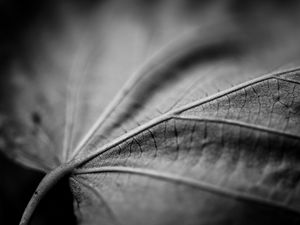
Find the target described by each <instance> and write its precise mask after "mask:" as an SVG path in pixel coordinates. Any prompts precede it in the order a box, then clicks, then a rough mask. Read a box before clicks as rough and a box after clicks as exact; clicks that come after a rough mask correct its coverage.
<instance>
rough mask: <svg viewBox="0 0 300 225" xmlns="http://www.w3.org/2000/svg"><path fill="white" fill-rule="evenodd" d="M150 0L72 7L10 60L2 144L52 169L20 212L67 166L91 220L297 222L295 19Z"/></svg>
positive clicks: (83, 215) (84, 220)
mask: <svg viewBox="0 0 300 225" xmlns="http://www.w3.org/2000/svg"><path fill="white" fill-rule="evenodd" d="M144 4H146V5H144ZM144 4H142V3H140V2H139V4H136V2H135V1H128V2H126V4H125V3H121V2H118V1H116V2H109V3H102V4H100V3H99V4H95V5H93V10H91V9H89V10H90V11H88V12H80V11H78V9H77V8H76V7H75V8H71V7H70V6H69V5H66V6H62V7H61V8H60V10H61V11H60V12H61V13H60V14H58V15H57V17H58V18H59V19H60V21H62V22H61V23H60V25H59V29H58V30H60V32H57V33H55V32H50V31H49V30H50V28H48V30H47V29H44V30H38V31H39V33H38V34H39V35H40V37H35V39H36V40H38V41H34V43H30V41H29V43H27V46H30V47H31V48H33V51H31V52H30V54H29V56H30V57H26V61H25V62H26V63H25V62H24V59H23V58H20V59H18V60H16V64H15V65H13V66H12V68H11V72H10V73H11V74H10V75H11V76H10V80H9V82H10V83H9V85H7V86H6V88H7V93H8V96H9V97H8V96H5V98H4V99H5V100H6V101H5V104H4V107H2V108H1V134H2V136H3V146H4V147H3V148H2V149H3V151H4V152H5V153H6V154H8V155H9V156H11V157H12V158H14V159H15V160H17V161H19V162H20V163H22V164H23V165H26V166H29V167H31V168H35V169H39V170H43V171H45V172H47V173H48V174H47V175H46V176H45V178H44V179H43V181H42V182H41V183H40V185H39V187H38V188H37V190H36V192H35V193H34V195H33V197H32V199H31V201H30V202H29V204H28V206H27V208H26V210H25V212H24V214H23V218H22V221H21V224H27V223H28V222H29V219H30V217H31V214H32V213H33V211H34V209H35V207H36V206H37V204H38V202H39V201H40V199H41V198H42V196H43V195H44V194H46V193H47V191H48V190H49V189H50V188H51V187H52V186H53V185H55V183H56V182H57V181H58V180H59V179H61V178H62V177H63V176H68V177H69V180H70V185H71V188H72V191H73V195H74V202H75V204H74V210H75V212H76V215H77V218H78V221H79V223H80V224H141V223H143V224H234V223H236V224H241V223H242V224H245V223H246V224H266V223H268V222H270V218H271V217H273V216H274V214H276V216H275V217H276V219H275V220H274V221H275V222H276V223H278V224H282V223H288V224H292V223H297V222H299V218H300V217H299V213H300V211H299V193H298V192H299V190H298V189H299V166H298V164H299V153H298V151H299V146H300V136H299V131H300V124H299V123H300V107H299V104H300V85H299V84H300V75H299V69H289V70H287V68H293V67H295V66H297V65H299V62H298V61H299V49H298V48H297V46H298V45H297V43H298V39H297V37H299V34H298V32H297V29H294V28H295V26H296V25H297V24H295V23H294V22H293V21H291V18H290V17H289V15H286V14H283V18H281V19H278V21H280V23H278V21H277V19H276V18H275V17H274V12H272V11H271V12H269V14H268V16H270V18H271V19H268V20H266V21H265V23H266V24H265V25H263V29H262V28H260V27H257V28H251V27H250V26H249V25H247V20H241V21H239V20H236V19H233V18H234V17H233V18H231V17H230V16H232V15H231V13H233V12H232V11H231V10H230V9H228V8H227V7H226V5H224V4H222V3H213V4H211V5H209V6H206V8H205V7H204V6H202V7H199V8H195V9H194V10H195V11H191V8H188V5H185V3H183V2H180V3H177V4H174V3H167V2H159V3H144ZM186 4H187V3H186ZM204 9H205V10H204ZM188 12H189V13H188ZM191 12H192V13H191ZM207 12H209V13H207ZM87 14H88V15H89V16H86V15H87ZM211 15H217V16H215V17H213V16H211ZM234 15H235V14H234ZM266 17H267V16H266ZM212 18H213V19H214V20H213V21H212V20H210V19H212ZM238 18H243V17H238ZM247 18H248V17H246V19H247ZM250 18H253V19H254V21H255V19H256V20H257V18H256V17H255V16H253V15H252V16H251V17H250ZM273 20H275V22H274V21H273ZM256 22H257V21H256ZM250 24H252V23H250ZM282 24H283V25H282ZM250 28H251V29H254V30H251V29H250ZM248 29H250V30H248ZM278 31H279V32H278ZM245 32H246V34H245ZM29 36H30V35H29ZM30 37H31V36H30ZM282 43H285V44H284V45H283V44H282ZM33 44H34V45H35V48H34V47H33ZM277 67H279V68H280V69H276V68H277ZM270 71H277V72H272V73H269V72H270ZM278 71H280V72H278ZM266 73H269V74H268V75H264V76H262V74H266ZM7 98H9V99H11V101H7ZM3 102H4V101H3ZM272 221H273V220H272ZM287 221H288V222H287Z"/></svg>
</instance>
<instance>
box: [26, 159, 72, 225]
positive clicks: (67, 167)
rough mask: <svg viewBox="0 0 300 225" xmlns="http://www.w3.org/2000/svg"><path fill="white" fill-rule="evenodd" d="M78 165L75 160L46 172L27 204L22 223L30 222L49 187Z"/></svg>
mask: <svg viewBox="0 0 300 225" xmlns="http://www.w3.org/2000/svg"><path fill="white" fill-rule="evenodd" d="M76 165H77V164H76V163H74V162H70V163H66V164H62V165H61V166H59V167H57V168H56V169H54V170H52V171H51V172H49V173H48V174H46V176H45V177H44V178H43V179H42V181H41V182H40V184H39V186H38V187H37V189H36V190H35V192H34V194H33V196H32V197H31V199H30V201H29V203H28V204H27V206H26V208H25V211H24V213H23V215H22V218H21V221H20V225H27V224H29V222H30V219H31V217H32V214H33V213H34V210H35V209H36V207H37V205H38V204H39V202H40V201H41V199H42V198H43V197H44V196H45V195H46V193H47V192H48V191H49V189H51V188H52V187H53V186H54V185H55V184H57V182H58V181H59V180H60V179H61V178H63V177H64V176H66V175H67V174H69V173H70V172H71V171H72V169H73V168H74V166H76Z"/></svg>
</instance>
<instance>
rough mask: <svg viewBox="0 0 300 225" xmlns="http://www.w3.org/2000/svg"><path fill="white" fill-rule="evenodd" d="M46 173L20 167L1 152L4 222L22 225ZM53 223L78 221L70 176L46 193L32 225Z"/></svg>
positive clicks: (1, 220) (0, 204)
mask: <svg viewBox="0 0 300 225" xmlns="http://www.w3.org/2000/svg"><path fill="white" fill-rule="evenodd" d="M43 176H44V174H43V173H40V172H37V171H33V170H30V169H27V168H24V167H22V166H19V165H17V164H16V163H14V162H12V161H11V160H9V159H8V158H6V157H5V156H3V154H1V153H0V224H3V225H4V224H5V225H14V224H19V222H20V218H21V216H22V213H23V211H24V209H25V207H26V205H27V203H28V201H29V200H30V198H31V196H32V194H33V193H34V191H35V189H36V187H37V186H38V184H39V182H40V180H41V179H42V178H43ZM50 224H61V225H63V224H71V225H72V224H76V219H75V216H74V213H73V197H72V193H71V191H70V188H69V185H68V180H67V178H66V179H63V180H62V181H61V182H60V183H58V184H57V185H56V186H55V187H54V188H53V189H52V190H51V191H50V192H49V193H48V194H47V195H46V196H45V198H44V200H42V202H41V204H40V205H39V207H38V208H37V210H36V212H35V214H34V217H33V220H32V221H31V225H50Z"/></svg>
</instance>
